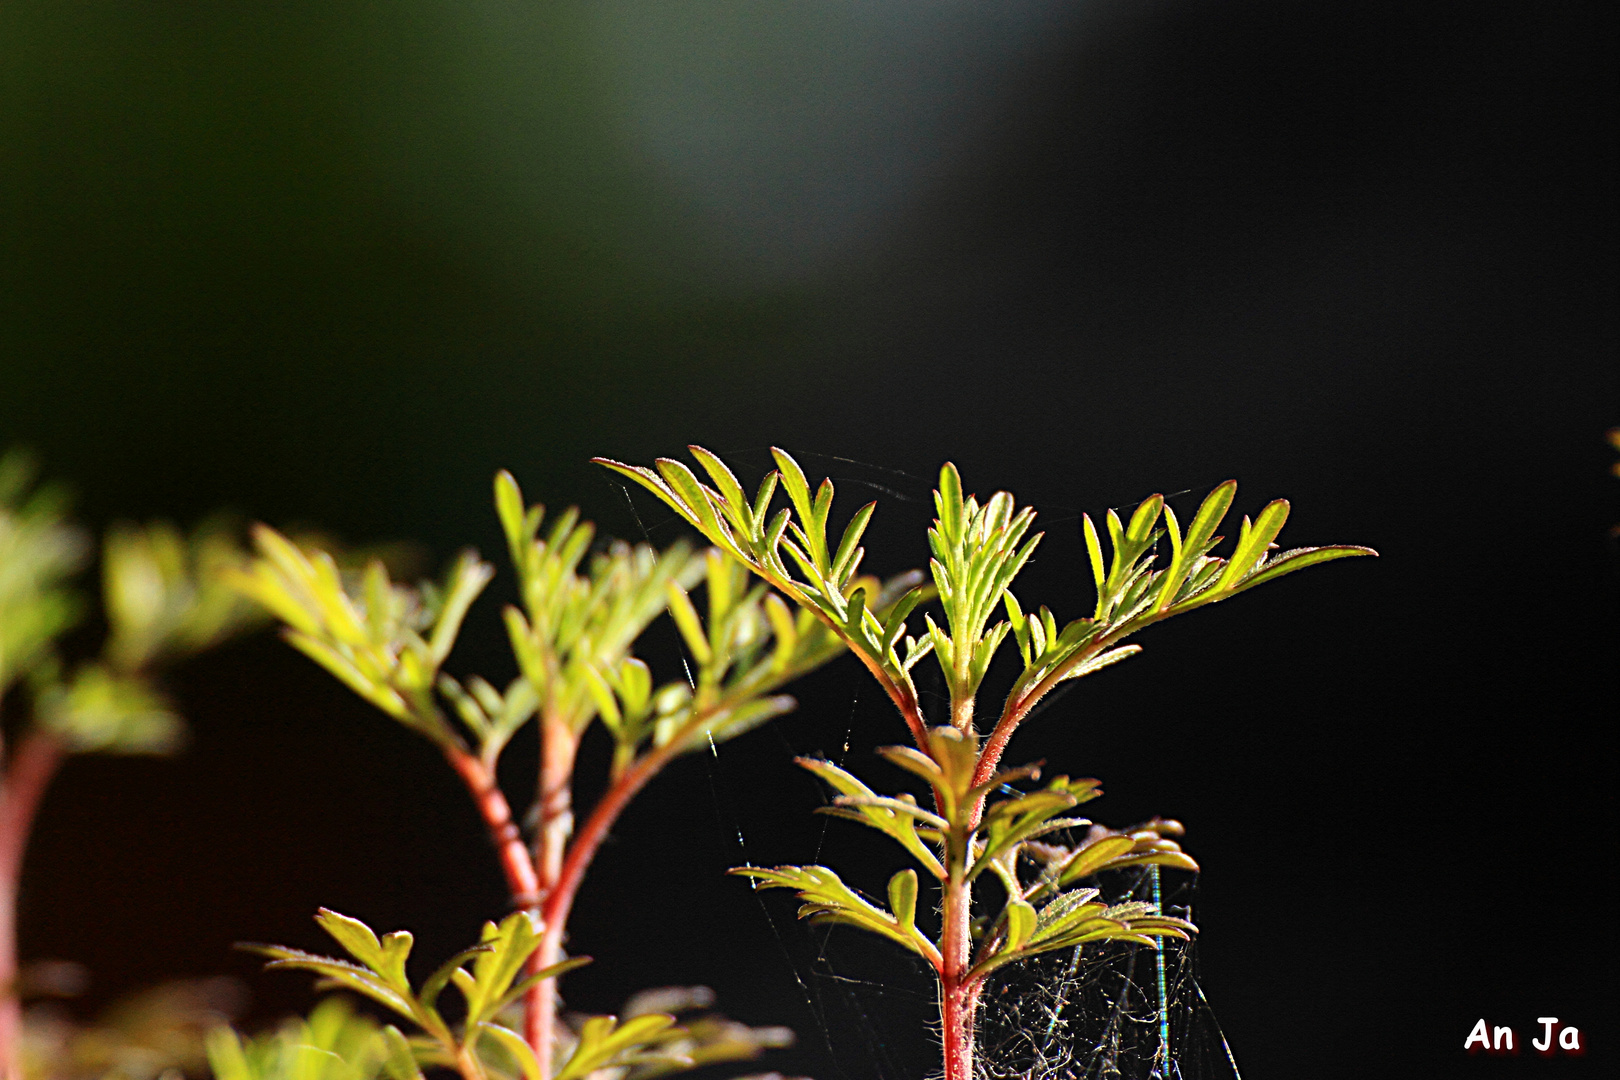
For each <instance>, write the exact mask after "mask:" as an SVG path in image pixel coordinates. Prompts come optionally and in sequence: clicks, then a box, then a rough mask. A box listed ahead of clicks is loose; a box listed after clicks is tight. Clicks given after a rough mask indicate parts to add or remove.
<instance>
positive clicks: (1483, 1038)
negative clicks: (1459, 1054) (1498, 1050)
mask: <svg viewBox="0 0 1620 1080" xmlns="http://www.w3.org/2000/svg"><path fill="white" fill-rule="evenodd" d="M1475 1039H1478V1040H1479V1048H1480V1049H1481V1050H1489V1049H1490V1048H1491V1037H1490V1036H1489V1035H1487V1034H1486V1033H1485V1020H1484V1018H1483V1017H1481V1018H1480V1021H1479V1023H1477V1024H1475V1025H1474V1030H1473V1031H1470V1032H1469V1033H1468V1038H1467V1039H1466V1040H1464V1041H1463V1049H1464V1050H1472V1049H1473V1048H1474V1040H1475Z"/></svg>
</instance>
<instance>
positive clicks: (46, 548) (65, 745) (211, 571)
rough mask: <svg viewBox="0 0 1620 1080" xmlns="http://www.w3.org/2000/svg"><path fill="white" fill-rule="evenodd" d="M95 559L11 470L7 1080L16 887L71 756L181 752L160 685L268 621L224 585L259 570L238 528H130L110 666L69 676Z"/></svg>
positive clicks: (3, 863)
mask: <svg viewBox="0 0 1620 1080" xmlns="http://www.w3.org/2000/svg"><path fill="white" fill-rule="evenodd" d="M92 550H93V544H92V540H91V538H90V535H89V534H88V533H87V532H85V530H83V529H82V528H80V527H79V526H77V525H75V524H73V523H72V522H71V521H70V520H69V519H68V517H67V497H66V495H65V494H64V492H63V491H62V490H61V489H60V488H58V487H53V486H48V485H47V486H43V487H40V486H36V484H35V466H34V463H33V461H32V460H31V459H30V458H29V457H28V456H27V455H25V454H22V453H18V452H12V453H10V454H8V455H6V456H5V457H4V458H3V459H0V705H4V707H5V712H6V714H7V715H6V717H5V720H6V723H5V725H4V727H3V729H0V736H3V741H0V753H3V766H4V773H3V776H0V1076H4V1077H8V1078H9V1077H17V1076H19V1075H20V1072H19V1070H20V1068H21V1064H20V1057H19V1038H20V1034H21V1030H20V1029H21V1017H22V1006H21V1000H22V994H23V993H24V992H25V990H26V989H27V986H26V985H25V983H24V980H22V979H21V978H20V977H19V972H18V967H17V933H16V905H17V884H18V879H19V877H20V875H21V872H22V860H23V855H24V853H25V851H26V849H27V846H28V836H29V832H30V830H31V828H32V825H33V821H34V814H35V812H36V811H37V809H38V807H39V803H40V800H41V798H42V797H43V796H44V794H45V790H46V788H47V787H48V786H49V784H50V782H51V779H52V778H53V777H54V776H55V775H56V772H57V770H58V769H59V768H60V767H61V766H62V763H63V762H64V761H65V760H66V758H67V757H68V756H69V755H71V754H76V753H109V754H166V753H170V752H172V751H173V750H174V749H175V748H176V747H178V746H179V744H180V742H181V739H182V737H183V734H184V726H183V724H182V722H181V720H180V717H179V716H178V714H177V713H176V712H175V710H174V707H173V705H172V703H171V702H170V700H169V698H168V697H167V696H166V695H165V694H164V693H163V690H162V688H161V686H160V685H159V683H158V681H157V677H158V675H159V673H160V672H161V671H162V670H163V669H164V668H165V667H167V666H169V665H171V664H173V663H176V662H178V661H180V660H184V659H185V658H187V657H189V656H192V655H194V654H196V653H198V652H201V651H202V650H204V649H207V648H210V647H212V646H214V645H217V644H219V643H220V642H222V641H224V640H225V639H227V638H229V637H231V636H232V635H234V634H236V633H238V632H240V631H242V630H243V629H245V628H247V627H249V626H251V625H253V624H254V623H256V622H259V621H262V616H260V615H259V614H258V613H257V612H256V611H255V610H254V609H253V607H252V606H251V605H250V604H247V603H246V602H244V601H243V600H242V598H241V597H240V596H238V595H237V594H236V593H235V592H234V591H233V590H232V589H231V588H230V587H229V586H228V585H227V584H226V582H225V579H224V571H226V570H227V569H231V568H234V567H236V566H238V565H240V564H241V563H242V562H243V561H244V560H245V558H246V555H245V553H243V552H242V551H241V550H240V548H239V547H238V545H237V544H236V542H235V541H234V539H233V538H232V535H231V532H230V530H229V529H228V528H227V527H226V526H224V525H223V524H221V523H218V522H211V523H205V524H204V525H202V526H199V527H198V528H197V529H196V530H194V531H193V532H192V533H191V534H190V535H185V534H182V533H181V532H180V531H179V530H178V529H176V528H175V527H174V526H173V525H170V524H168V523H167V522H153V523H151V524H148V525H129V524H125V525H118V526H115V527H114V528H112V529H110V530H109V531H108V533H107V535H106V537H105V538H104V540H103V543H102V558H101V588H102V600H103V604H102V613H103V616H104V619H105V622H106V633H105V636H104V638H103V641H102V645H101V649H100V652H99V654H98V655H97V656H95V657H94V658H93V659H88V660H84V661H80V662H77V663H70V662H69V660H68V659H67V658H65V657H64V656H63V654H62V650H61V648H60V645H61V641H62V638H63V636H64V635H65V634H67V633H68V632H69V631H70V630H72V629H74V628H75V627H77V626H78V625H79V624H80V623H81V621H82V620H83V619H84V617H85V616H86V614H87V612H88V611H89V609H90V606H89V603H88V602H87V600H86V599H85V597H84V595H83V593H82V592H81V590H80V589H79V587H78V583H77V581H76V578H77V575H78V574H79V572H80V571H81V570H82V569H83V568H84V567H85V565H86V564H87V563H88V562H89V561H90V558H91V555H92ZM12 715H15V716H16V719H12V718H11V717H12ZM153 993H154V994H156V993H159V992H158V991H153ZM173 993H175V994H180V993H182V991H180V990H174V991H173ZM153 1000H155V999H153ZM132 1008H133V1006H132ZM138 1011H139V1010H137V1012H138ZM160 1011H161V1010H160ZM131 1015H133V1014H131ZM141 1015H147V1014H144V1013H143V1014H141ZM126 1019H127V1017H126ZM119 1025H124V1026H119ZM136 1026H137V1027H139V1026H140V1025H136ZM126 1027H127V1024H124V1021H123V1020H120V1021H118V1022H117V1023H115V1024H114V1026H113V1027H110V1028H108V1029H106V1031H107V1033H108V1034H107V1038H109V1039H112V1040H113V1043H114V1044H117V1033H118V1032H120V1031H124V1030H125V1028H126ZM142 1030H146V1029H145V1028H142ZM64 1038H66V1036H64ZM82 1043H83V1041H82V1040H78V1039H77V1038H68V1039H67V1041H66V1042H65V1043H64V1044H63V1045H64V1046H66V1047H68V1048H69V1049H67V1050H65V1051H64V1052H65V1053H68V1054H69V1056H70V1057H72V1056H74V1055H77V1057H75V1060H79V1059H81V1058H83V1057H84V1054H87V1053H90V1052H89V1051H86V1050H84V1045H88V1044H83V1045H81V1044H82ZM96 1053H102V1056H103V1058H105V1059H106V1061H107V1062H109V1063H110V1062H112V1060H113V1059H114V1058H118V1052H116V1051H115V1050H112V1049H107V1050H105V1052H104V1053H103V1052H102V1051H97V1052H96ZM90 1056H91V1058H95V1054H91V1055H90ZM96 1060H101V1059H100V1058H97V1059H96ZM120 1060H121V1059H120ZM75 1067H77V1066H75ZM108 1067H109V1068H110V1067H111V1065H110V1064H109V1065H108ZM137 1072H138V1070H137ZM130 1075H134V1073H131V1074H130Z"/></svg>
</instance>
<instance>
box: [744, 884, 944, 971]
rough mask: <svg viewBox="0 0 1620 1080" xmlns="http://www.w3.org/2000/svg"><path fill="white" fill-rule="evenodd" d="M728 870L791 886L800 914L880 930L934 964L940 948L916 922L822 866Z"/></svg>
mask: <svg viewBox="0 0 1620 1080" xmlns="http://www.w3.org/2000/svg"><path fill="white" fill-rule="evenodd" d="M729 872H730V873H733V874H737V875H738V876H741V877H749V878H753V879H754V883H755V884H754V888H756V889H793V890H795V891H796V893H797V894H798V897H799V899H800V900H802V901H804V904H803V906H802V907H800V908H799V918H801V919H809V920H810V921H811V922H813V923H843V924H846V925H849V926H856V927H859V928H861V929H862V930H867V931H870V932H872V933H874V934H880V935H882V936H883V937H886V938H888V939H889V940H890V941H894V942H897V943H899V944H900V945H903V946H905V947H906V948H907V949H910V950H911V951H912V952H914V953H917V954H918V955H919V956H922V957H923V958H924V959H926V960H928V962H929V963H931V964H933V965H934V966H935V967H936V968H937V967H938V966H939V963H940V959H939V952H938V950H937V949H935V948H934V946H933V944H932V943H931V942H929V941H928V940H927V939H926V938H924V937H922V935H921V934H919V933H917V932H916V929H915V924H914V923H913V924H909V928H908V926H906V925H902V924H901V922H900V920H899V919H897V918H896V917H895V916H893V915H891V914H889V913H888V912H887V911H884V910H883V909H882V908H880V907H877V906H876V905H875V904H872V903H869V902H868V901H866V900H864V899H862V898H861V897H860V896H858V895H857V894H856V893H855V891H854V890H853V889H851V888H850V887H849V886H848V885H845V884H844V883H843V881H841V880H840V879H839V877H838V875H837V874H835V873H834V872H833V871H831V870H829V869H827V868H826V867H825V866H778V867H776V868H775V869H765V868H762V867H754V866H738V867H733V868H732V869H731V870H730V871H729Z"/></svg>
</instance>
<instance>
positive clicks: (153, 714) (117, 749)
mask: <svg viewBox="0 0 1620 1080" xmlns="http://www.w3.org/2000/svg"><path fill="white" fill-rule="evenodd" d="M33 471H34V470H33V466H32V463H31V462H30V461H29V460H28V458H26V457H25V456H23V455H20V454H17V453H12V454H8V455H7V456H6V457H5V458H4V459H0V694H3V693H4V692H5V691H6V690H7V689H9V687H10V686H11V685H12V684H13V683H14V682H16V681H17V680H19V679H26V681H27V683H28V685H29V689H30V690H31V691H32V694H33V697H34V701H35V720H36V722H37V724H38V726H39V728H40V730H42V731H44V732H46V733H47V734H49V735H51V736H53V737H55V738H56V739H58V740H60V741H61V743H62V744H63V745H64V746H65V747H66V748H68V749H70V750H76V751H106V752H114V753H129V754H146V753H166V752H168V751H170V750H173V749H174V748H175V747H176V746H177V745H178V744H179V742H180V739H181V734H182V726H181V722H180V718H179V717H178V716H177V715H176V714H175V712H174V710H173V708H172V706H170V704H169V703H168V700H167V698H165V696H164V695H163V693H162V692H161V690H160V689H159V688H158V687H157V685H156V683H155V682H153V679H152V676H153V673H154V671H155V670H156V669H157V668H158V667H159V666H161V665H162V664H165V663H171V662H173V661H176V660H180V659H183V658H185V657H187V656H190V655H192V654H194V653H197V652H200V651H202V650H204V649H207V648H210V647H212V646H214V645H216V644H218V643H220V642H221V641H223V640H225V639H226V638H228V637H230V636H231V635H233V634H235V633H238V632H239V631H241V630H242V629H244V628H246V627H247V626H249V625H251V624H252V623H253V622H254V621H255V620H256V619H257V617H258V616H257V615H256V614H255V613H254V612H253V611H252V610H251V609H250V608H249V607H248V606H247V605H245V604H244V603H243V602H242V601H241V599H240V598H239V597H238V596H237V595H236V593H235V592H234V591H233V590H232V589H230V588H229V587H228V586H227V584H226V583H225V581H224V576H225V574H226V573H227V572H229V571H230V570H231V569H233V568H234V567H236V566H238V565H239V564H240V563H241V562H242V561H243V556H242V554H241V552H240V550H239V549H238V547H237V545H236V543H235V541H234V540H233V539H232V537H231V535H230V533H229V531H228V530H226V529H225V528H224V527H223V526H221V525H219V524H217V523H215V524H208V525H205V526H203V527H202V528H199V529H198V530H196V531H195V532H194V533H193V534H192V535H191V536H190V537H186V536H183V535H182V534H181V533H180V532H179V531H178V530H177V529H175V527H174V526H172V525H170V524H168V523H167V522H154V523H152V524H149V525H145V526H140V525H129V524H125V525H119V526H115V527H114V528H113V529H111V530H110V531H109V532H108V534H107V538H106V544H105V549H104V553H103V558H102V595H103V598H104V601H105V610H106V617H107V626H108V633H107V637H106V641H105V643H104V644H103V647H102V652H101V656H100V657H99V658H98V659H96V660H93V661H88V662H85V663H81V664H79V665H78V666H77V667H75V668H74V669H72V670H71V671H66V670H64V665H63V663H62V661H61V660H60V658H59V657H58V655H57V653H56V648H55V645H56V640H57V638H58V637H59V636H60V635H61V634H62V633H63V632H64V631H66V630H67V629H69V628H70V627H71V626H72V625H73V624H74V623H75V622H76V620H77V619H78V617H79V615H80V613H81V612H82V611H83V610H84V608H85V603H84V601H83V599H82V597H81V596H80V595H79V594H78V593H77V592H75V591H74V589H73V587H72V577H73V575H74V574H75V573H76V572H77V571H78V570H79V569H80V567H81V566H82V564H83V562H84V560H85V557H86V556H87V555H88V553H89V544H88V541H87V538H86V536H85V534H84V533H83V531H82V530H80V529H78V528H77V527H75V526H74V525H72V524H71V523H69V522H68V521H67V518H66V500H65V498H64V496H63V495H62V494H61V492H60V491H59V490H58V489H55V488H49V487H47V488H42V489H39V490H37V491H35V490H32V488H33ZM31 492H32V493H31Z"/></svg>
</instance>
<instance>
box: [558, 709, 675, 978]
mask: <svg viewBox="0 0 1620 1080" xmlns="http://www.w3.org/2000/svg"><path fill="white" fill-rule="evenodd" d="M681 742H682V740H681V739H679V738H676V739H671V740H670V741H669V742H668V743H666V744H664V745H663V746H661V747H659V748H658V749H656V750H654V751H652V752H651V753H649V754H647V755H646V756H645V757H643V758H641V759H640V760H639V761H637V762H636V763H635V764H634V765H632V766H630V768H629V769H627V770H626V771H625V773H624V775H623V776H621V777H619V778H618V779H617V780H616V781H614V782H613V785H612V786H611V787H610V788H608V790H607V791H606V792H604V793H603V795H602V798H601V800H600V801H599V802H598V803H597V804H596V805H595V806H594V807H592V808H591V813H590V816H589V817H587V818H586V819H585V824H584V826H583V827H581V828H580V830H579V834H578V835H577V836H576V837H574V842H573V844H572V845H570V847H569V849H568V854H567V856H566V857H565V858H564V859H563V863H562V866H561V868H560V869H559V871H558V874H557V878H556V883H555V884H554V885H553V886H552V888H551V889H550V890H549V891H548V892H547V893H546V900H545V907H544V909H543V914H544V918H545V924H546V928H545V941H544V943H543V944H542V945H541V946H540V952H541V953H547V952H552V953H559V954H560V952H561V949H562V935H563V930H564V928H565V927H566V926H567V924H568V915H569V912H570V911H572V910H573V907H574V897H575V896H576V895H577V894H578V892H579V886H580V882H581V881H583V880H584V878H585V871H586V870H587V869H589V867H590V865H591V860H592V859H594V858H595V857H596V852H597V850H598V849H599V848H600V847H601V846H602V841H603V840H605V839H607V834H608V831H609V830H610V829H612V828H613V824H614V822H616V821H618V819H619V815H620V814H622V813H623V812H624V808H625V807H626V806H627V805H629V803H630V800H631V799H633V798H635V797H636V795H637V794H638V793H639V792H640V791H641V789H642V788H644V787H646V786H647V781H649V780H651V779H652V778H653V777H654V776H656V775H657V774H658V772H659V770H661V769H662V768H663V767H664V766H665V765H667V764H668V763H669V762H670V760H671V759H672V758H674V757H675V755H676V753H678V752H679V751H678V748H679V746H680V745H681Z"/></svg>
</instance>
